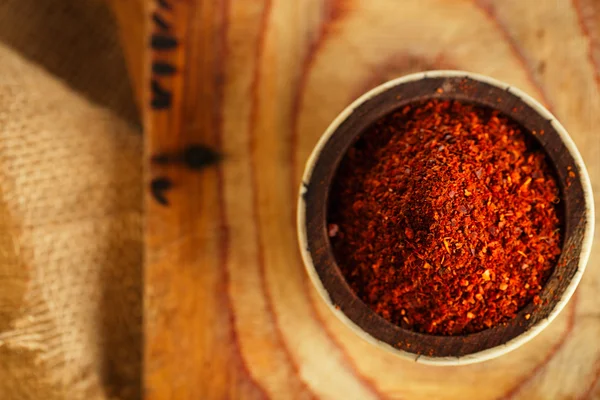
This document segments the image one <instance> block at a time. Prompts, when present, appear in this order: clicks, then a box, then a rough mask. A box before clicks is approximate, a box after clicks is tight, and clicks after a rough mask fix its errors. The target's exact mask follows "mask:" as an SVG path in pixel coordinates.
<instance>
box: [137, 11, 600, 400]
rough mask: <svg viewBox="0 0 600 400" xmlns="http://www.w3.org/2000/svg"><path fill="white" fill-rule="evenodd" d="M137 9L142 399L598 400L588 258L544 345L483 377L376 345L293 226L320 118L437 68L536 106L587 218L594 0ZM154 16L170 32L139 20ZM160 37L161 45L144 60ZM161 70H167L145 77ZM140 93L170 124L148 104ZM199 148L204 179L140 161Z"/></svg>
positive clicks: (595, 271)
mask: <svg viewBox="0 0 600 400" xmlns="http://www.w3.org/2000/svg"><path fill="white" fill-rule="evenodd" d="M164 4H168V5H169V7H165V6H164ZM147 6H148V7H147V8H148V11H147V12H146V21H147V24H146V29H147V30H146V36H145V38H144V40H143V43H144V53H145V55H144V57H143V60H144V66H143V69H144V70H145V78H144V79H143V81H142V86H141V87H142V88H143V90H144V95H143V103H142V106H143V107H142V108H143V110H144V117H145V123H146V135H147V136H146V138H147V140H146V158H147V160H148V164H147V165H148V167H147V185H148V192H147V193H148V195H147V227H146V232H147V237H146V239H147V240H146V243H147V244H146V256H147V257H146V260H147V262H146V267H145V268H146V276H145V279H146V292H145V298H146V301H145V312H146V314H145V325H146V326H145V328H146V342H145V374H144V379H143V381H144V388H145V392H146V397H147V398H149V399H199V398H201V399H222V398H234V399H238V398H240V399H254V398H273V399H285V398H323V399H377V398H402V399H411V398H412V399H421V398H437V399H453V398H481V399H498V398H523V399H533V398H540V399H541V398H552V399H556V398H558V399H560V398H574V399H577V398H599V397H600V384H599V378H600V341H599V340H598V337H599V336H600V313H598V311H597V296H596V293H597V292H598V290H600V268H599V267H600V254H599V252H598V249H597V247H598V246H596V248H594V250H593V252H592V256H591V259H590V262H589V266H588V270H587V272H586V274H585V275H584V278H583V281H582V283H581V285H580V287H579V289H578V292H577V294H576V297H575V298H574V299H573V300H572V301H571V303H570V306H569V308H568V309H567V310H565V311H564V312H563V313H562V314H561V316H560V317H559V318H558V319H557V320H556V321H555V322H553V323H552V325H551V326H550V327H549V328H548V329H547V330H546V331H544V333H542V334H541V335H540V336H538V337H536V338H535V339H534V340H533V341H532V342H530V343H528V344H526V345H525V346H523V347H522V348H520V349H519V350H517V351H514V352H513V353H511V354H509V355H507V356H503V357H501V358H499V359H497V360H493V361H489V362H485V363H482V364H478V365H472V366H464V367H453V368H436V367H431V366H424V365H415V364H414V363H411V362H408V361H405V360H401V359H398V358H396V357H394V356H392V355H390V354H387V353H384V352H382V351H380V350H378V349H374V348H372V347H371V346H370V345H369V344H367V343H366V342H364V341H362V340H361V339H359V338H358V337H356V336H355V335H354V334H353V333H352V332H350V331H349V330H348V329H347V328H346V327H345V326H343V325H342V324H341V323H340V322H339V321H338V320H337V319H336V318H335V317H334V316H333V315H332V314H331V313H330V312H329V310H328V309H327V308H326V307H325V306H324V304H322V302H321V300H320V298H318V295H317V294H316V293H315V291H314V290H313V289H312V287H311V286H310V284H309V282H308V279H307V276H306V274H305V272H304V268H303V266H302V263H301V261H300V257H299V253H298V250H297V244H296V233H295V232H296V230H295V221H294V215H295V203H296V196H297V192H298V186H299V184H300V174H301V172H302V169H303V166H304V162H305V161H306V158H307V156H308V154H309V153H310V151H311V149H312V147H313V146H314V144H315V143H316V141H317V139H318V137H319V136H320V135H321V133H322V132H323V130H324V128H325V127H326V126H327V125H328V124H329V122H330V121H331V119H332V118H333V117H334V116H335V115H336V114H337V113H338V112H339V111H340V110H341V109H343V108H344V106H345V105H347V104H348V103H349V102H350V101H351V100H353V99H354V98H355V97H356V96H357V95H358V94H360V93H361V92H363V91H364V90H365V89H368V88H369V87H372V86H374V85H376V84H377V83H380V82H381V81H383V80H387V79H390V78H393V77H396V76H400V75H404V74H406V73H408V72H414V71H418V70H423V69H431V68H448V67H454V68H458V69H464V70H469V71H473V72H478V73H483V74H486V75H490V76H492V77H495V78H498V79H500V80H503V81H506V82H508V83H510V84H511V85H514V86H516V87H519V88H521V89H523V90H525V91H526V92H528V93H530V94H531V95H533V96H534V97H536V98H537V99H539V100H541V101H542V102H544V103H545V104H547V105H548V106H549V107H551V109H552V111H553V112H554V113H555V115H557V117H558V118H559V119H560V120H561V121H562V122H563V124H564V125H565V126H566V128H567V130H569V132H570V133H571V135H572V137H573V139H574V140H575V142H576V144H577V145H578V147H579V149H580V151H581V153H582V155H583V158H584V160H585V162H586V164H587V166H588V169H589V173H590V175H591V178H592V182H593V184H594V185H595V187H594V190H595V194H596V196H595V198H596V206H598V199H599V198H600V193H598V187H600V186H598V185H600V137H599V136H598V134H597V132H596V131H597V127H598V126H600V114H599V113H598V112H597V110H598V109H600V80H599V79H598V76H599V74H598V71H599V68H600V62H599V61H598V60H599V59H600V56H599V54H600V17H599V16H600V14H599V12H600V6H599V5H598V2H597V1H595V0H577V1H573V2H571V1H567V0H559V1H556V0H540V1H535V2H534V1H522V0H502V1H501V0H494V1H492V0H403V1H392V0H390V1H384V0H377V1H358V0H355V1H349V0H345V1H342V0H337V1H333V0H305V1H288V0H244V1H232V0H162V1H161V2H158V1H154V0H152V1H148V4H147ZM155 11H157V12H160V15H161V16H162V18H164V20H165V21H167V22H168V24H169V29H165V28H164V27H159V26H157V25H156V24H155V23H153V22H152V14H151V13H152V12H155ZM158 33H160V35H162V36H163V37H165V36H166V37H170V38H173V39H175V42H176V44H175V45H174V46H166V47H169V48H165V46H155V47H154V48H152V47H151V46H150V43H151V39H150V37H151V35H153V34H158ZM163 44H164V41H163ZM157 60H159V61H161V62H164V63H168V64H170V65H172V66H173V67H174V68H175V69H176V73H175V74H172V75H168V76H165V75H158V76H157V75H156V74H155V73H152V69H151V64H152V63H153V62H155V61H157ZM152 80H155V81H156V82H157V83H158V85H159V87H160V88H161V91H162V92H163V93H162V94H161V93H159V95H161V96H162V97H164V92H166V93H169V96H170V101H169V104H168V107H162V108H157V107H156V104H155V106H154V107H153V106H152V99H153V98H155V97H156V94H157V91H156V90H154V91H153V90H152V86H151V82H152ZM161 104H162V103H161ZM196 144H202V145H205V146H210V147H212V148H215V149H217V150H218V151H219V152H221V153H222V154H223V156H224V157H223V159H222V161H221V162H220V163H218V164H216V165H212V166H207V167H206V168H203V169H201V170H198V169H190V168H187V167H186V166H185V164H180V163H174V164H160V165H159V164H156V163H151V159H152V157H154V156H156V155H157V154H158V155H160V154H178V152H182V151H185V149H186V148H188V146H190V145H196ZM157 179H163V182H169V184H168V185H164V186H165V188H163V189H161V193H162V194H163V195H164V196H165V198H166V199H167V202H168V205H164V204H161V203H159V202H158V201H156V197H155V196H154V195H152V193H151V191H150V186H151V183H152V182H153V181H154V182H156V180H157ZM599 231H600V230H599V229H596V232H599ZM596 239H598V234H597V235H596ZM596 244H597V243H596Z"/></svg>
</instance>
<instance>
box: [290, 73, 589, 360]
mask: <svg viewBox="0 0 600 400" xmlns="http://www.w3.org/2000/svg"><path fill="white" fill-rule="evenodd" d="M431 98H440V99H456V100H460V101H464V102H469V103H473V104H476V105H480V106H484V107H489V108H493V109H496V110H499V111H500V112H501V113H503V114H505V115H506V116H508V117H509V118H510V119H513V120H514V121H515V122H517V123H518V124H520V125H521V126H522V127H523V128H524V131H525V132H529V133H530V132H538V134H536V135H535V138H536V140H537V141H538V142H539V144H540V145H541V147H542V148H543V149H544V150H545V152H546V153H547V155H548V158H549V160H550V162H551V163H552V164H553V165H554V167H555V170H556V175H557V180H558V183H559V186H560V190H561V197H562V203H563V212H564V214H563V218H564V230H563V248H562V254H561V256H560V258H559V260H558V263H557V265H556V267H555V269H554V271H553V273H552V275H551V276H550V278H549V279H548V282H547V283H546V285H545V287H544V288H543V290H542V292H541V293H540V298H541V299H542V304H541V305H539V306H534V305H533V304H529V305H527V306H525V307H524V308H523V309H522V310H521V311H520V312H519V313H518V315H517V316H516V317H515V318H514V319H512V320H510V321H509V322H507V323H505V324H500V325H497V326H495V327H492V328H490V329H487V330H484V331H481V332H478V333H474V334H469V335H465V336H434V335H425V334H420V333H416V332H413V331H409V330H406V329H403V328H401V327H399V326H396V325H394V324H391V323H389V322H388V321H386V320H385V319H383V318H381V317H380V316H379V315H377V314H376V313H374V312H373V311H372V310H371V309H370V308H369V307H368V306H367V305H366V304H364V303H363V302H362V301H361V300H360V299H359V298H358V297H357V296H356V295H355V294H354V292H353V291H352V289H351V288H350V287H349V286H348V284H347V283H346V281H345V279H344V277H343V275H342V273H341V271H340V269H339V268H338V266H337V264H336V260H335V258H334V255H333V252H332V249H331V247H330V243H329V237H328V234H327V205H328V193H329V188H330V186H331V182H332V180H333V178H334V176H335V173H336V171H337V167H338V165H339V163H340V161H341V160H342V158H343V157H344V155H345V153H346V151H347V150H348V149H349V147H351V146H352V145H353V143H354V142H355V140H356V139H357V137H358V136H359V135H360V134H361V133H362V132H364V131H365V129H367V128H368V127H369V126H370V125H371V124H372V123H374V122H375V121H377V120H378V119H380V118H381V117H383V116H385V115H387V114H388V113H390V112H392V111H394V110H396V109H398V108H401V107H403V106H404V105H406V104H409V103H414V102H421V101H424V100H427V99H431ZM351 107H352V109H351V110H349V111H348V112H347V113H346V114H347V115H344V113H343V114H342V117H341V118H338V119H337V120H336V121H334V123H333V124H332V126H331V127H330V129H329V130H328V131H327V132H326V134H325V136H324V138H323V139H322V141H321V142H320V143H319V145H318V147H317V149H316V150H315V153H314V154H313V157H312V158H311V160H310V161H309V163H308V165H307V172H306V174H305V179H304V181H303V194H302V199H301V202H300V208H303V210H302V211H303V214H302V218H300V219H299V224H300V231H301V235H304V237H303V238H301V243H303V245H304V246H306V248H304V249H302V250H303V253H304V254H303V255H304V258H305V262H306V264H307V267H308V268H309V272H311V274H312V277H313V280H314V281H316V282H315V283H316V284H317V287H318V288H320V289H322V290H320V291H321V293H322V294H323V295H324V297H325V298H326V300H328V301H329V302H330V304H331V305H332V306H333V307H334V309H335V310H338V315H339V316H340V317H342V319H345V320H346V322H349V323H350V325H351V326H353V327H354V328H357V329H358V332H359V333H360V334H361V335H363V336H364V337H366V338H367V339H368V340H371V341H374V342H376V343H377V344H383V345H384V346H385V347H388V349H389V348H391V349H393V350H396V351H398V352H401V353H402V354H404V355H407V354H408V355H412V357H414V358H415V359H419V357H421V358H422V360H421V361H427V360H429V361H431V362H435V361H436V360H438V361H439V360H442V359H446V360H448V359H457V358H458V359H464V360H465V361H467V362H473V361H479V360H483V359H487V358H491V357H494V356H496V355H498V354H497V353H503V352H506V351H509V350H510V349H512V348H515V347H517V346H518V345H520V344H522V343H523V342H524V341H526V340H528V339H530V338H531V337H533V336H534V335H535V334H536V333H538V332H539V331H540V330H541V329H542V328H543V327H544V326H545V325H547V323H549V321H550V320H551V319H552V318H554V317H555V316H556V314H557V313H558V312H559V311H560V309H562V307H564V305H565V304H566V302H567V300H568V298H569V297H570V296H571V294H572V293H573V291H574V289H575V286H576V285H577V283H578V281H579V279H580V277H581V274H582V273H583V269H584V267H585V262H586V261H587V254H588V253H589V247H590V245H591V242H590V238H589V236H590V232H591V229H593V224H592V222H591V221H590V214H593V211H592V208H591V207H592V205H591V200H590V196H591V194H590V193H591V191H590V189H589V180H588V178H587V173H586V172H585V167H584V166H583V163H582V161H581V158H580V156H579V154H578V152H577V150H576V149H575V147H574V145H573V143H572V142H571V140H570V138H569V137H568V135H567V134H566V132H565V131H564V128H562V126H561V125H560V124H559V123H558V122H557V121H556V120H555V119H554V117H553V116H552V115H551V114H550V113H549V112H548V111H546V110H545V109H544V108H543V107H541V106H540V105H539V104H537V103H536V102H535V101H534V100H532V99H531V98H529V97H528V96H526V95H524V94H523V93H521V92H520V91H518V90H516V89H513V88H511V87H509V86H508V85H502V84H500V83H497V82H492V81H487V80H485V79H483V78H481V77H480V78H477V77H475V76H473V75H470V74H469V75H467V74H460V73H450V74H449V73H446V74H439V73H438V74H435V73H430V74H421V76H419V77H418V79H403V80H400V81H395V82H394V81H392V82H391V83H388V84H386V85H384V86H382V87H380V88H379V89H375V90H374V91H372V92H370V93H369V94H367V95H365V96H363V98H361V99H359V100H358V101H357V102H355V103H354V104H353V105H352V106H351ZM539 132H543V134H539ZM570 173H571V174H570ZM573 173H574V174H575V175H574V176H573ZM303 239H304V240H303ZM526 314H530V315H531V316H530V318H529V319H525V315H526ZM494 349H495V350H494ZM492 350H493V351H492ZM449 363H455V362H452V361H450V362H449Z"/></svg>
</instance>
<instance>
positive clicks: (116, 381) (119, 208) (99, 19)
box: [0, 0, 142, 400]
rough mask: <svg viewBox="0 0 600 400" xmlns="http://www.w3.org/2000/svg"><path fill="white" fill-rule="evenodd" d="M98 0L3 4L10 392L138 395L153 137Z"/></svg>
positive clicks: (15, 395) (3, 269)
mask: <svg viewBox="0 0 600 400" xmlns="http://www.w3.org/2000/svg"><path fill="white" fill-rule="evenodd" d="M130 93H131V91H130V88H129V85H128V83H127V80H126V74H125V68H124V65H123V60H122V57H121V52H120V50H119V47H118V41H117V39H116V32H115V26H114V24H113V23H112V22H111V20H110V14H109V13H108V11H107V10H106V9H105V6H104V4H101V3H99V2H94V1H92V0H3V1H2V2H0V399H2V400H13V399H14V400H16V399H18V400H21V399H44V400H53V399H107V398H119V399H134V398H138V397H139V395H140V390H139V376H140V365H141V362H140V359H141V356H140V354H141V327H140V325H141V264H142V244H141V187H142V177H141V141H142V136H141V133H140V132H139V129H138V128H136V124H135V121H134V118H135V116H134V115H135V107H134V105H133V102H132V100H131V94H130Z"/></svg>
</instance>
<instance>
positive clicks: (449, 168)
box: [328, 100, 561, 335]
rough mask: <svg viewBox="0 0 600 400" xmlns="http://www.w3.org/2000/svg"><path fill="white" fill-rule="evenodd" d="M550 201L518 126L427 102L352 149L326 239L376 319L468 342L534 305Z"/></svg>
mask: <svg viewBox="0 0 600 400" xmlns="http://www.w3.org/2000/svg"><path fill="white" fill-rule="evenodd" d="M559 195H560V193H559V189H558V185H557V183H556V179H555V176H554V171H553V170H552V167H551V166H550V165H549V164H548V162H547V160H546V156H545V154H544V152H543V150H541V149H540V148H539V145H537V143H536V142H535V140H534V139H533V138H532V137H531V136H529V135H526V134H525V133H524V132H523V130H522V129H521V128H520V127H519V126H518V125H517V124H516V123H514V122H512V121H510V120H509V119H507V118H505V117H503V116H501V115H499V114H498V113H497V112H496V111H492V110H488V109H486V108H483V107H479V106H474V105H470V104H466V103H461V102H457V101H441V100H432V101H428V102H426V103H421V104H416V105H412V106H406V107H404V108H403V109H402V110H399V111H396V112H394V113H392V114H390V115H388V116H386V117H384V118H382V119H381V120H379V121H378V122H376V123H375V124H374V125H373V126H372V127H370V128H369V129H368V130H367V131H366V132H365V133H364V134H362V135H361V137H360V138H359V140H358V141H357V143H356V144H355V145H354V146H353V147H352V148H351V149H349V151H348V153H347V155H346V156H345V158H344V159H343V160H342V163H341V165H340V167H339V169H338V172H337V174H336V177H335V179H334V182H333V185H332V189H331V191H330V203H329V214H328V222H329V236H330V237H331V243H332V247H333V251H334V254H335V257H336V260H337V263H338V265H339V266H340V269H341V271H342V273H343V274H344V276H345V278H346V280H347V282H348V283H349V285H350V286H351V288H352V289H353V290H354V291H355V292H356V294H357V295H358V296H359V297H360V298H361V299H362V300H363V301H364V302H365V303H366V304H367V305H369V306H370V307H371V308H372V309H373V310H374V311H375V312H377V313H378V314H379V315H381V316H382V317H384V318H385V319H387V320H389V321H391V322H393V323H395V324H398V325H400V326H402V327H404V328H407V329H411V330H415V331H418V332H422V333H429V334H438V335H460V334H466V333H472V332H477V331H481V330H484V329H486V328H489V327H492V326H494V325H496V324H498V323H502V322H505V321H507V320H509V319H511V318H513V317H514V316H515V315H516V313H517V312H518V310H520V309H521V308H522V307H524V306H525V305H526V304H528V303H530V302H531V301H533V302H534V303H536V304H538V303H539V302H540V299H539V296H538V295H539V293H540V291H541V289H542V286H543V285H544V283H545V281H546V280H547V278H548V277H549V275H550V274H551V272H552V270H553V267H554V265H555V264H556V261H557V259H558V256H559V254H560V251H561V234H560V227H561V221H560V218H561V210H560V208H559V206H558V204H557V203H558V202H559Z"/></svg>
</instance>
